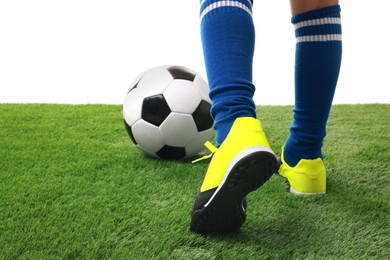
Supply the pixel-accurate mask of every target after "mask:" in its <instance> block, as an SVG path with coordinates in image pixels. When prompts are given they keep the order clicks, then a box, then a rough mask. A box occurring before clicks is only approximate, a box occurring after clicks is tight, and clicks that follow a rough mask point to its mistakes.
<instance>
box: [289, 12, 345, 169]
mask: <svg viewBox="0 0 390 260" xmlns="http://www.w3.org/2000/svg"><path fill="white" fill-rule="evenodd" d="M291 21H292V23H293V24H294V26H295V35H296V39H297V43H296V53H295V107H294V110H293V111H294V119H293V122H292V125H291V128H290V136H289V137H288V139H287V142H286V144H285V146H284V156H285V160H286V162H287V163H288V164H289V165H290V166H291V167H294V166H295V165H296V164H297V163H298V162H299V160H300V159H315V158H319V157H320V158H322V151H321V148H322V144H323V140H324V138H325V135H326V123H327V120H328V116H329V112H330V109H331V106H332V100H333V96H334V92H335V89H336V84H337V80H338V76H339V71H340V64H341V55H342V42H341V22H340V6H339V5H335V6H330V7H325V8H322V9H318V10H314V11H309V12H306V13H303V14H299V15H297V16H294V17H292V20H291Z"/></svg>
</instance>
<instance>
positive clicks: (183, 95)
mask: <svg viewBox="0 0 390 260" xmlns="http://www.w3.org/2000/svg"><path fill="white" fill-rule="evenodd" d="M164 98H165V100H166V101H167V103H168V106H169V107H170V108H171V110H172V111H174V112H179V113H188V114H192V113H193V112H194V111H195V109H196V108H197V107H198V105H199V103H200V101H201V100H202V99H201V96H200V94H199V91H198V90H197V88H196V86H195V85H194V83H193V82H192V81H188V80H181V79H175V80H173V81H172V82H171V83H170V84H169V86H168V88H167V89H166V90H165V91H164Z"/></svg>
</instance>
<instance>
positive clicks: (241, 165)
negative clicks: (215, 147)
mask: <svg viewBox="0 0 390 260" xmlns="http://www.w3.org/2000/svg"><path fill="white" fill-rule="evenodd" d="M276 163H277V162H276V157H275V155H274V154H273V153H272V152H269V151H256V152H253V153H250V154H248V155H246V156H244V157H242V158H240V159H239V160H238V161H237V162H236V163H234V166H233V167H232V169H231V170H230V171H229V170H228V173H227V174H225V178H224V180H223V182H222V184H221V185H220V186H219V187H218V189H217V190H216V191H215V193H214V194H213V196H212V197H211V198H210V200H209V201H208V202H207V203H206V204H205V206H204V207H203V208H201V209H199V210H196V211H195V212H193V214H192V218H191V223H190V230H191V231H193V232H197V233H202V234H206V233H223V232H234V231H237V230H238V229H240V227H241V226H242V224H243V223H244V222H245V219H246V212H245V209H244V207H243V200H244V198H245V197H246V196H247V195H248V194H249V193H250V192H252V191H254V190H256V189H258V188H259V187H261V186H262V185H263V184H264V183H265V182H266V181H267V180H268V179H269V178H270V177H271V176H272V174H273V173H274V172H275V171H276Z"/></svg>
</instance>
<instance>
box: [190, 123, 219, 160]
mask: <svg viewBox="0 0 390 260" xmlns="http://www.w3.org/2000/svg"><path fill="white" fill-rule="evenodd" d="M213 136H214V130H213V129H212V128H210V129H208V130H205V131H203V132H199V133H198V134H197V135H196V136H195V138H194V139H193V140H192V141H191V142H190V143H189V144H188V145H187V146H186V153H187V154H188V155H189V156H192V155H195V154H197V153H198V152H199V151H200V150H202V149H203V148H205V147H204V143H205V142H206V141H207V140H211V139H212V138H213ZM205 140H206V141H205Z"/></svg>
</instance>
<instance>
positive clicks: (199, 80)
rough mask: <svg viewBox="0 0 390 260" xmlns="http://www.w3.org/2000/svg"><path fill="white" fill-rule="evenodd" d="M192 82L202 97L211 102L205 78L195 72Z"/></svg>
mask: <svg viewBox="0 0 390 260" xmlns="http://www.w3.org/2000/svg"><path fill="white" fill-rule="evenodd" d="M194 84H195V85H196V86H197V87H198V90H199V93H200V95H201V97H202V99H203V100H206V101H208V102H209V103H211V99H210V97H209V91H210V90H209V85H208V84H207V82H206V81H205V79H204V78H203V77H201V76H200V75H199V74H197V75H196V76H195V79H194Z"/></svg>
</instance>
